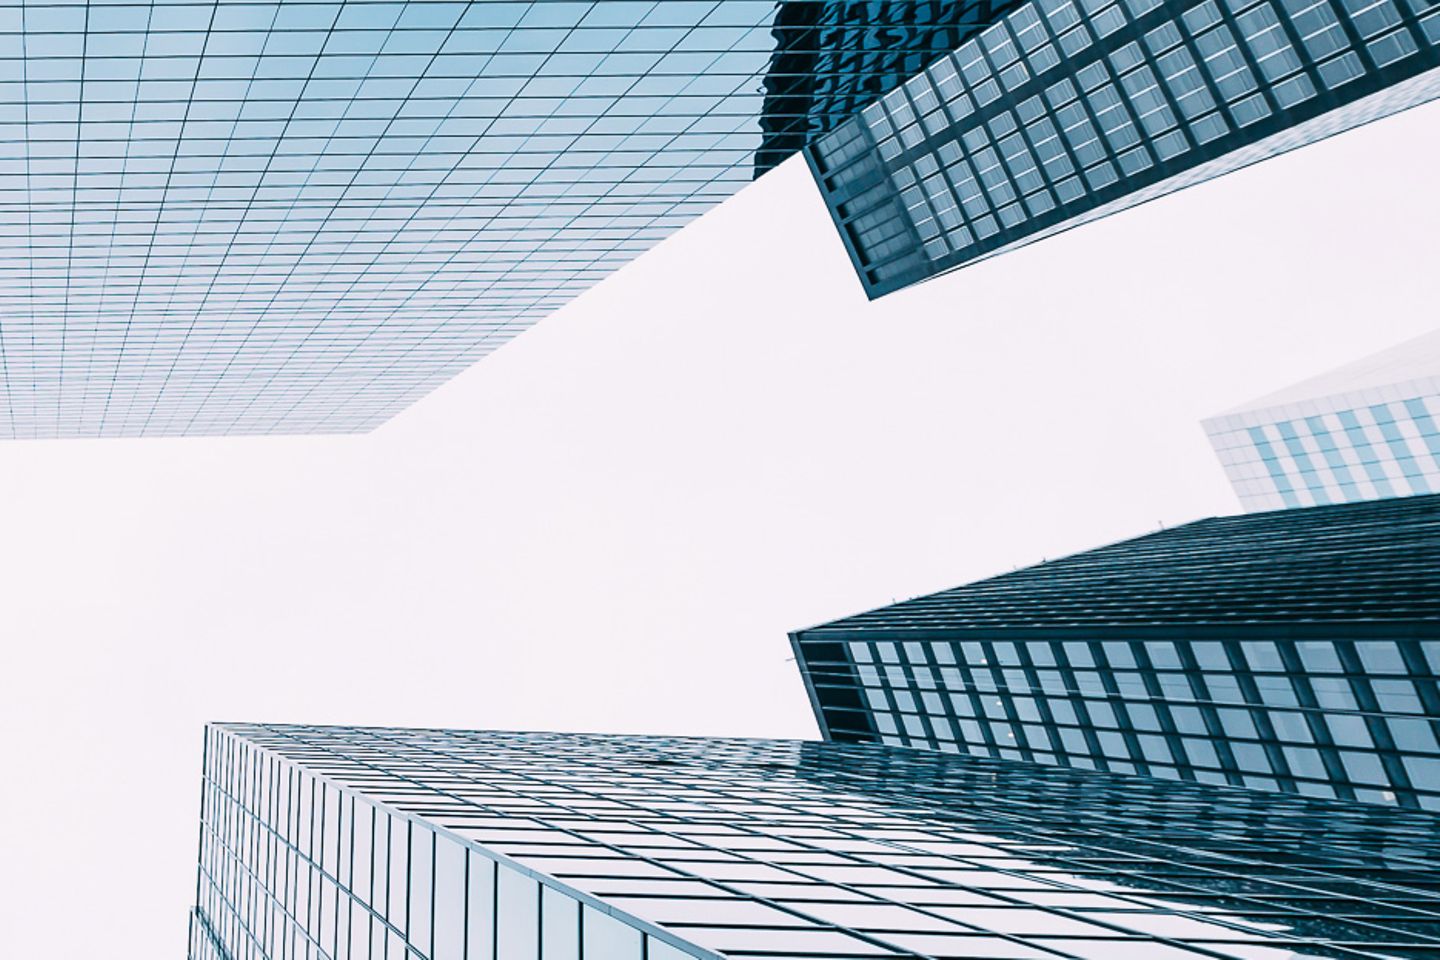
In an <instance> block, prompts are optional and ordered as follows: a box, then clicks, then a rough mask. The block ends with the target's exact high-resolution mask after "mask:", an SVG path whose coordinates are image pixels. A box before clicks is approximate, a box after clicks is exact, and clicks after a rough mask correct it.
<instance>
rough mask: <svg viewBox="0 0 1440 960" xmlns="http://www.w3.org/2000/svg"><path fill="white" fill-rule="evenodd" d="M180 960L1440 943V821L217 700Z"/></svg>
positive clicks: (1077, 781)
mask: <svg viewBox="0 0 1440 960" xmlns="http://www.w3.org/2000/svg"><path fill="white" fill-rule="evenodd" d="M205 744H206V746H205V764H204V770H205V775H204V789H203V801H202V805H203V812H202V827H201V850H200V872H199V883H198V896H197V902H196V907H195V909H194V911H193V913H192V916H191V929H190V957H191V958H192V960H230V958H242V957H243V958H251V957H273V958H282V957H284V958H290V957H305V958H308V960H320V958H337V960H338V958H350V960H378V958H386V960H397V958H402V960H403V958H414V960H684V958H687V957H694V958H706V960H709V958H720V957H755V958H760V957H768V958H781V957H815V958H833V960H841V958H862V957H935V958H980V957H989V958H1010V960H1031V958H1034V960H1043V958H1057V957H1060V958H1072V960H1073V958H1085V960H1171V958H1175V960H1181V958H1188V957H1194V958H1201V957H1208V958H1236V960H1305V958H1318V957H1336V958H1342V957H1343V958H1361V957H1369V958H1378V957H1391V958H1413V960H1419V958H1422V957H1433V956H1436V955H1440V894H1437V891H1436V889H1435V884H1434V878H1435V876H1436V870H1437V867H1440V819H1437V818H1436V817H1434V816H1432V815H1429V814H1425V813H1421V812H1418V811H1401V810H1394V809H1386V808H1381V807H1373V806H1367V805H1364V804H1354V803H1342V802H1338V801H1324V800H1313V799H1307V798H1300V797H1282V796H1277V795H1274V794H1261V793H1256V792H1253V791H1247V790H1238V789H1232V788H1227V787H1212V786H1207V785H1203V784H1193V783H1181V782H1171V781H1163V780H1156V779H1146V778H1138V777H1122V776H1115V775H1110V774H1105V773H1100V772H1095V771H1080V770H1067V769H1062V768H1059V767H1045V766H1040V765H1037V764H1026V763H1016V762H1010V761H1002V760H994V759H989V758H980V757H958V756H946V755H943V754H940V753H935V752H929V751H916V750H906V749H899V748H895V747H888V746H883V745H878V744H838V743H801V742H793V741H771V740H721V739H681V738H664V737H620V736H599V735H595V736H585V735H565V734H521V733H487V732H468V731H454V730H389V729H357V728H341V727H297V726H277V725H248V724H226V725H219V726H212V727H210V728H208V730H207V733H206V739H205Z"/></svg>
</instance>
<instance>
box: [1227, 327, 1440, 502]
mask: <svg viewBox="0 0 1440 960" xmlns="http://www.w3.org/2000/svg"><path fill="white" fill-rule="evenodd" d="M1205 432H1206V434H1208V435H1209V437H1210V443H1211V445H1212V446H1213V447H1214V448H1215V452H1216V454H1217V455H1218V456H1219V458H1220V462H1221V464H1222V465H1223V466H1224V467H1225V474H1226V476H1227V477H1229V479H1230V482H1231V484H1232V485H1233V486H1234V487H1235V492H1236V494H1238V495H1239V497H1240V502H1241V504H1242V505H1243V506H1244V507H1245V509H1247V510H1273V509H1276V508H1278V507H1310V506H1315V505H1317V504H1327V503H1349V502H1351V501H1355V500H1374V499H1378V498H1381V497H1404V496H1410V495H1413V494H1421V493H1440V334H1430V335H1428V336H1426V337H1421V338H1418V339H1416V340H1412V341H1410V342H1408V343H1405V344H1401V345H1400V346H1399V347H1396V348H1395V349H1393V350H1389V351H1385V352H1384V353H1381V354H1377V355H1376V356H1374V357H1368V358H1366V359H1365V360H1362V361H1359V362H1358V363H1356V364H1353V365H1350V366H1346V367H1342V368H1341V369H1339V370H1336V371H1334V372H1333V373H1330V374H1326V375H1324V376H1321V377H1317V378H1315V379H1314V380H1312V381H1306V382H1305V383H1303V384H1298V385H1297V386H1295V387H1292V388H1290V389H1287V390H1285V391H1282V392H1281V393H1280V394H1276V395H1272V396H1271V397H1266V398H1264V399H1262V400H1259V401H1256V402H1254V403H1252V404H1248V405H1246V406H1245V407H1242V408H1239V409H1236V410H1233V411H1231V412H1229V413H1226V414H1223V415H1221V416H1218V417H1213V418H1211V419H1209V420H1207V421H1205Z"/></svg>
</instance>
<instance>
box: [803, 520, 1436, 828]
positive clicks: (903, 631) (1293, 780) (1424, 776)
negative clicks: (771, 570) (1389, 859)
mask: <svg viewBox="0 0 1440 960" xmlns="http://www.w3.org/2000/svg"><path fill="white" fill-rule="evenodd" d="M792 642H793V644H794V647H795V651H796V658H797V661H798V663H799V664H800V667H801V670H802V673H803V675H804V678H805V682H806V685H807V687H808V689H809V691H810V696H811V700H812V704H813V705H814V708H815V712H816V716H817V718H818V720H819V723H820V727H821V730H822V732H823V733H824V734H825V735H826V737H827V738H829V739H833V740H841V741H851V742H878V743H885V744H892V745H898V746H908V747H920V748H927V749H938V750H942V751H949V752H959V753H969V754H974V755H979V756H992V757H999V758H1005V759H1013V760H1026V761H1037V762H1041V763H1051V764H1060V765H1065V766H1071V767H1087V768H1096V769H1101V770H1109V771H1115V772H1123V773H1139V774H1145V775H1149V776H1155V777H1170V778H1178V779H1184V780H1197V781H1205V782H1212V783H1217V784H1232V785H1243V786H1246V787H1252V788H1257V789H1265V790H1279V791H1283V792H1287V793H1299V794H1305V795H1309V796H1321V797H1340V798H1342V799H1355V800H1362V801H1368V802H1375V803H1393V804H1399V805H1401V806H1406V807H1423V808H1427V809H1431V810H1440V724H1437V721H1440V686H1437V675H1440V496H1418V497H1409V498H1403V499H1392V500H1381V501H1373V502H1362V503H1354V504H1344V505H1337V506H1329V507H1312V508H1306V509H1296V510H1283V511H1276V512H1271V513H1257V514H1250V515H1246V516H1236V517H1215V518H1211V519H1208V520H1201V521H1197V522H1195V523H1190V524H1186V525H1184V526H1180V527H1175V528H1173V529H1169V530H1162V531H1160V532H1157V533H1152V534H1149V535H1147V536H1142V537H1137V538H1135V539H1133V540H1126V541H1123V542H1121V543H1117V544H1113V545H1110V546H1107V547H1101V548H1099V549H1097V550H1090V551H1087V552H1084V553H1078V554H1075V555H1073V556H1069V557H1065V558H1063V559H1060V560H1056V561H1052V562H1049V563H1043V564H1040V565H1037V566H1033V567H1028V568H1025V569H1022V570H1018V571H1015V572H1013V573H1007V574H1003V575H1001V576H997V577H993V578H991V579H988V580H981V581H978V582H976V583H972V584H968V585H966V586H962V587H957V588H955V589H953V590H947V591H944V592H941V593H937V594H933V595H931V596H926V597H920V598H918V599H914V600H908V601H905V602H903V603H899V604H895V605H893V606H889V607H884V608H882V609H879V610H875V611H871V612H869V613H863V614H859V615H857V616H853V617H847V618H845V619H842V620H837V621H835V622H833V623H828V624H823V625H821V626H818V627H813V628H810V629H808V630H801V631H798V632H796V633H794V634H792Z"/></svg>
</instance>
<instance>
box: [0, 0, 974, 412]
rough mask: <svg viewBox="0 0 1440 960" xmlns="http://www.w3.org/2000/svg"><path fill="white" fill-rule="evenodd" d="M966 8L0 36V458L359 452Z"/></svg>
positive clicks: (309, 21)
mask: <svg viewBox="0 0 1440 960" xmlns="http://www.w3.org/2000/svg"><path fill="white" fill-rule="evenodd" d="M991 9H992V4H991V2H990V0H968V2H956V0H918V2H907V3H873V2H845V3H835V2H829V0H785V2H776V0H666V2H653V0H652V2H631V0H596V2H568V0H525V2H499V0H483V2H477V3H455V2H449V0H410V2H401V3H391V2H378V0H339V2H326V3H318V2H317V3H284V4H276V3H256V2H250V0H193V2H192V0H184V2H161V3H153V4H111V3H102V4H88V3H84V2H80V0H55V2H45V3H29V4H24V5H18V4H10V5H7V6H5V7H4V8H3V9H0V133H3V136H0V316H3V317H4V318H5V323H4V325H3V326H0V359H3V377H0V387H3V391H4V396H3V403H0V437H11V438H26V437H57V436H58V437H69V436H141V435H146V436H155V435H182V434H238V433H349V432H357V431H365V430H369V429H371V428H373V427H375V426H376V425H378V424H380V423H382V422H383V421H385V420H386V419H388V418H389V417H391V416H393V415H394V414H395V413H397V412H398V411H400V410H401V409H404V408H405V407H406V406H408V405H409V404H410V403H412V402H413V401H415V400H416V399H418V398H419V397H421V396H423V395H424V394H426V393H428V392H429V391H430V390H432V389H434V388H435V387H437V386H438V385H439V384H441V383H443V382H444V381H446V380H448V379H449V378H450V377H452V376H454V375H455V374H457V373H458V372H460V371H461V370H463V369H464V368H466V367H468V366H469V365H470V364H472V363H474V362H475V361H476V360H477V359H479V358H481V357H483V356H485V355H486V354H488V353H490V352H491V351H493V350H495V349H496V348H498V347H499V346H502V345H503V344H505V343H507V342H508V341H509V340H511V339H512V338H514V337H515V336H516V335H518V334H519V333H520V332H521V331H523V330H525V329H527V328H528V327H529V326H531V325H532V324H533V323H535V322H536V321H537V320H539V319H540V318H542V317H544V316H545V315H547V314H549V313H551V312H553V311H554V310H556V309H558V308H559V307H560V306H561V305H563V304H565V303H566V302H568V301H569V300H570V299H571V298H573V297H574V296H576V295H577V294H579V293H580V292H581V291H583V290H585V289H587V288H588V287H590V286H591V285H593V284H595V283H596V282H598V281H599V280H601V279H602V278H604V277H605V276H607V275H609V274H610V273H612V272H613V271H615V270H617V269H618V268H619V267H621V266H623V265H624V264H626V263H628V262H629V261H630V260H632V259H634V258H635V257H636V256H638V255H639V254H640V253H642V252H643V251H645V250H647V249H649V248H650V247H651V246H653V245H654V244H656V243H657V242H659V241H660V240H661V239H663V238H664V237H666V236H668V235H669V234H671V233H673V232H674V231H675V230H677V229H679V228H680V227H682V226H683V225H684V224H686V223H689V222H690V221H691V220H693V219H695V218H696V217H698V216H699V215H700V214H701V213H703V212H704V211H706V210H708V209H710V208H711V207H713V206H714V205H715V204H717V203H719V202H720V201H722V200H724V199H725V198H727V197H729V196H731V195H732V194H733V193H735V192H736V191H737V190H739V189H740V188H741V187H743V186H744V185H745V184H747V183H749V182H750V181H751V180H752V179H753V178H754V177H755V176H756V175H757V173H758V172H759V171H763V170H765V169H769V168H770V167H772V166H774V165H775V164H776V163H778V162H780V161H781V160H782V159H783V158H784V157H785V156H788V155H789V154H790V153H792V152H793V151H794V150H796V149H798V148H799V147H800V146H801V145H803V144H804V143H805V142H806V141H807V139H808V138H809V137H811V136H813V135H815V134H817V133H819V132H823V131H826V130H829V129H832V128H833V127H834V126H835V125H836V124H837V123H838V122H839V121H840V120H841V119H842V117H840V116H839V115H838V114H837V113H836V112H837V111H846V112H847V113H846V115H848V112H850V111H853V110H854V109H856V108H858V107H859V106H863V105H864V104H866V103H868V102H869V101H870V100H871V99H873V98H874V97H875V96H877V95H879V94H881V93H884V92H885V91H887V90H889V89H891V88H893V86H894V85H895V84H896V83H898V82H900V81H901V80H903V79H905V78H906V77H908V76H909V75H911V74H912V73H913V72H914V71H915V70H918V69H920V68H921V67H923V66H925V65H926V64H928V63H929V62H931V61H932V60H933V59H934V58H935V57H937V56H940V55H942V54H944V53H947V52H948V51H949V50H951V49H953V48H954V47H955V46H956V45H957V44H958V43H959V42H960V41H961V39H963V37H964V36H966V35H968V33H969V32H972V31H973V29H974V27H975V26H977V25H978V24H980V23H981V22H988V19H987V18H988V17H989V16H990V11H991Z"/></svg>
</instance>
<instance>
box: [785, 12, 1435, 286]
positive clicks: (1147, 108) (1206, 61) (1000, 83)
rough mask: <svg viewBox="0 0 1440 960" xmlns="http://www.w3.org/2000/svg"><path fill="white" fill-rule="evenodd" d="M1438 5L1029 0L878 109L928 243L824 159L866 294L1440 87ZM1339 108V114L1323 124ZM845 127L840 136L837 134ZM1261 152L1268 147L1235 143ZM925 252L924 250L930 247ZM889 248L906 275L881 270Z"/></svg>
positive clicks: (909, 212)
mask: <svg viewBox="0 0 1440 960" xmlns="http://www.w3.org/2000/svg"><path fill="white" fill-rule="evenodd" d="M1437 9H1440V8H1437V7H1436V5H1435V4H1433V3H1430V2H1429V0H1414V2H1412V3H1409V4H1406V3H1405V0H1380V2H1379V3H1372V2H1370V0H1334V2H1332V0H1316V2H1310V0H1203V2H1201V3H1199V4H1189V3H1185V4H1181V3H1167V2H1163V0H1035V2H1032V3H1028V4H1025V5H1024V6H1022V7H1020V8H1018V9H1016V10H1013V11H1011V12H1009V13H1008V15H1006V16H1005V17H1004V18H1003V19H1002V20H1001V21H999V22H997V23H995V24H994V25H992V26H990V27H989V28H988V29H986V30H984V31H983V32H981V33H980V34H979V35H978V36H977V37H975V38H973V39H971V40H969V41H967V42H966V43H965V44H964V45H962V46H961V47H960V48H959V49H958V50H957V51H956V52H955V53H954V55H953V56H951V57H947V58H943V59H941V60H939V61H937V62H936V63H935V64H932V65H931V66H930V67H929V68H928V69H927V70H925V71H924V72H922V73H920V74H918V75H917V76H915V77H914V78H913V79H911V80H910V81H908V82H907V83H905V84H904V85H902V86H901V87H899V88H897V89H896V90H894V91H892V92H891V93H889V94H887V95H886V96H885V97H883V98H881V100H879V101H877V102H876V103H874V104H872V105H871V106H869V107H867V108H866V109H865V110H864V111H863V112H862V114H861V115H860V117H859V118H857V119H856V120H853V121H851V122H850V123H849V124H847V126H849V125H862V124H863V125H864V126H865V127H866V128H867V130H868V132H869V134H870V136H871V138H872V139H873V141H874V144H875V147H874V150H875V154H876V156H877V157H878V158H879V160H880V162H881V163H882V164H883V166H884V168H885V170H886V172H887V173H888V175H889V176H890V177H891V178H892V179H893V181H894V185H895V189H896V191H897V192H898V194H899V196H900V206H901V207H902V208H903V210H904V211H905V214H906V218H907V219H908V220H909V221H910V223H911V224H912V225H913V228H914V230H915V233H916V235H917V238H918V250H916V249H912V250H909V251H905V252H900V251H896V250H892V249H889V248H885V247H875V246H872V245H871V244H869V243H868V238H867V236H866V235H865V234H864V232H863V230H862V229H857V228H854V227H851V226H850V217H851V216H853V215H854V214H853V213H847V212H846V211H842V210H841V209H840V207H841V206H842V205H848V206H852V207H853V205H854V201H853V198H852V197H851V195H850V189H849V185H848V183H847V180H846V178H844V177H837V174H838V173H839V171H838V170H837V169H836V167H835V164H834V162H833V160H832V161H831V162H829V163H827V162H826V161H825V159H824V158H825V153H826V151H825V146H826V144H825V141H824V140H823V139H822V140H821V141H820V142H819V144H817V145H816V146H815V147H814V148H813V149H812V150H811V151H809V155H810V157H811V163H812V166H814V167H815V169H816V172H817V175H818V177H819V180H820V183H821V187H822V191H823V192H825V194H826V196H827V198H828V200H829V202H830V206H831V210H832V213H833V214H834V215H835V217H836V221H837V224H838V225H839V226H840V227H841V229H842V231H845V232H846V233H847V235H848V237H849V239H850V241H851V252H852V256H853V257H854V259H855V262H856V266H857V269H859V271H860V272H861V275H862V278H863V279H864V280H865V281H866V286H867V289H868V290H869V292H870V293H871V295H872V296H874V295H879V294H882V293H885V292H888V291H889V290H892V289H895V288H897V287H899V286H904V285H905V284H907V283H911V282H914V281H916V280H918V279H922V278H924V277H925V276H929V275H932V274H934V273H937V272H940V271H943V270H946V269H950V268H953V267H955V266H959V265H963V264H965V263H968V262H971V261H973V260H975V259H977V258H980V257H983V256H988V255H991V254H994V253H996V252H999V251H1002V250H1005V249H1010V248H1011V247H1013V246H1016V245H1018V244H1020V243H1023V242H1027V241H1028V240H1033V239H1038V238H1039V237H1041V236H1044V235H1048V234H1049V233H1053V232H1055V231H1056V230H1057V229H1062V228H1063V226H1064V225H1073V224H1075V223H1079V222H1082V221H1083V220H1085V219H1092V218H1093V216H1095V215H1100V214H1102V213H1109V212H1114V211H1115V210H1117V209H1122V208H1123V207H1125V206H1128V205H1132V204H1133V203H1135V202H1140V201H1141V200H1143V199H1148V198H1150V197H1153V196H1156V195H1159V194H1161V193H1164V192H1168V191H1169V190H1174V189H1179V188H1181V187H1183V186H1188V185H1190V184H1191V183H1194V182H1197V181H1196V178H1195V176H1194V175H1193V174H1192V175H1191V176H1185V174H1186V172H1187V171H1194V172H1195V173H1198V174H1203V175H1205V176H1214V175H1218V174H1220V173H1223V172H1226V171H1227V170H1228V169H1233V168H1234V166H1238V165H1243V163H1244V162H1254V160H1256V159H1262V158H1263V157H1264V156H1268V155H1273V154H1274V153H1278V152H1281V151H1283V150H1286V149H1293V148H1294V147H1296V146H1300V145H1303V144H1304V143H1306V142H1310V141H1312V140H1314V139H1318V138H1320V137H1323V136H1328V135H1330V134H1333V133H1335V132H1339V130H1342V129H1347V128H1348V127H1350V126H1353V125H1355V124H1358V123H1361V122H1365V121H1367V120H1370V119H1374V115H1375V109H1376V108H1377V107H1378V108H1379V109H1380V110H1381V112H1382V113H1383V112H1384V111H1385V110H1387V109H1388V110H1391V111H1393V110H1396V109H1402V108H1403V107H1405V106H1410V105H1413V103H1415V102H1418V101H1419V100H1423V99H1428V98H1431V97H1434V96H1437V95H1440V83H1431V84H1429V85H1428V86H1425V87H1423V88H1421V89H1418V90H1412V91H1410V92H1409V94H1408V95H1407V96H1405V97H1401V98H1396V99H1395V100H1393V101H1391V100H1387V99H1383V98H1382V99H1380V100H1370V99H1368V98H1369V97H1370V95H1372V94H1376V93H1377V91H1383V90H1385V89H1386V88H1387V87H1388V86H1391V85H1394V84H1397V83H1399V82H1401V81H1405V80H1410V79H1413V78H1415V77H1417V76H1421V75H1424V74H1426V73H1427V72H1428V71H1432V70H1433V69H1434V68H1435V67H1437V66H1440V14H1437ZM1327 113H1328V114H1331V117H1330V120H1331V121H1333V122H1325V123H1316V122H1314V121H1316V120H1317V118H1320V117H1323V116H1325V115H1326V114H1327ZM835 136H838V134H836V135H835ZM1256 145H1263V147H1264V150H1263V151H1260V152H1259V153H1258V155H1253V156H1237V157H1235V158H1234V159H1235V160H1236V161H1241V162H1236V163H1233V164H1227V163H1224V162H1218V163H1217V161H1219V160H1221V158H1224V157H1225V156H1226V155H1227V154H1232V153H1235V152H1237V151H1242V150H1244V149H1245V148H1247V147H1253V146H1256ZM921 253H923V255H924V256H923V259H919V258H917V255H918V254H921ZM895 257H902V258H904V263H903V264H899V263H896V264H894V265H893V266H895V267H898V269H890V270H880V269H879V268H880V267H882V266H885V265H887V264H890V263H891V260H892V259H893V258H895Z"/></svg>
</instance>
